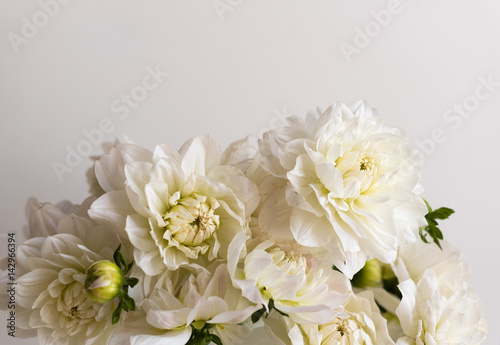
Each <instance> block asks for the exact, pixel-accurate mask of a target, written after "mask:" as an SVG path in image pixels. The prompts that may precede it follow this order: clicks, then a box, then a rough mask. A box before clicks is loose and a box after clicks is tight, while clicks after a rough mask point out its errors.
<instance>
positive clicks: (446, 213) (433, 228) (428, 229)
mask: <svg viewBox="0 0 500 345" xmlns="http://www.w3.org/2000/svg"><path fill="white" fill-rule="evenodd" d="M424 201H425V204H426V206H427V210H428V213H427V215H426V216H425V219H426V220H427V226H424V227H421V228H420V229H419V234H420V238H421V239H422V241H423V242H425V243H431V242H430V241H429V239H428V238H427V236H429V237H430V238H431V239H432V242H434V243H435V244H436V245H437V246H438V247H439V248H440V249H441V250H443V248H442V247H441V243H439V240H442V239H443V238H444V236H443V233H442V231H441V229H439V228H438V222H437V220H436V219H439V220H443V219H448V218H449V217H450V216H451V215H452V214H453V213H455V211H453V210H452V209H451V208H448V207H440V208H438V209H436V210H432V208H431V206H430V205H429V203H428V202H427V201H426V200H424Z"/></svg>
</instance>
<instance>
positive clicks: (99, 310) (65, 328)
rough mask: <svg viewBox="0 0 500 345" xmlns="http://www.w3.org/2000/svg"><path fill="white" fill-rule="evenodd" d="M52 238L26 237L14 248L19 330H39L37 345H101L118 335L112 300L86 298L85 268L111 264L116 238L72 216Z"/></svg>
mask: <svg viewBox="0 0 500 345" xmlns="http://www.w3.org/2000/svg"><path fill="white" fill-rule="evenodd" d="M56 232H57V233H56V234H55V235H51V236H48V237H35V238H32V239H29V240H28V241H26V242H25V243H23V244H22V245H21V246H19V248H18V253H17V262H18V263H19V265H20V267H19V276H18V278H17V280H16V282H17V302H18V304H19V306H20V307H21V308H22V309H23V311H22V312H21V313H20V316H23V317H24V319H23V320H20V324H21V326H23V327H25V328H31V329H37V331H38V337H39V340H40V343H41V344H54V345H56V344H57V345H59V344H68V345H69V344H71V345H73V344H82V345H90V344H105V343H107V341H108V340H109V338H110V337H111V336H112V334H113V333H114V332H116V331H117V327H116V326H112V324H111V316H112V313H113V311H114V309H115V308H116V305H115V302H113V301H110V302H107V303H104V304H103V303H96V302H93V301H92V300H90V299H89V298H88V297H87V293H86V290H85V279H86V277H87V270H88V268H89V267H90V266H92V265H93V264H94V263H95V262H98V261H101V260H113V252H114V250H115V249H116V248H117V247H118V244H119V241H118V237H117V236H116V234H115V233H114V231H113V230H112V229H109V228H107V227H105V226H99V225H96V224H95V223H94V222H93V221H91V220H90V219H87V218H82V217H78V216H76V215H74V214H70V215H68V216H66V217H64V218H62V219H61V220H60V221H59V223H58V225H57V230H56Z"/></svg>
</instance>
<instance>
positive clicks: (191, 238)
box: [165, 194, 220, 246]
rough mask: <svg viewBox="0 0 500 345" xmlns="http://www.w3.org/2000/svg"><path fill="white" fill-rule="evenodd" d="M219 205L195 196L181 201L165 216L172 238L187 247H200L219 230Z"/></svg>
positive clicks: (213, 201)
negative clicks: (217, 213) (217, 211)
mask: <svg viewBox="0 0 500 345" xmlns="http://www.w3.org/2000/svg"><path fill="white" fill-rule="evenodd" d="M218 207H219V203H218V202H217V200H215V199H214V198H210V197H207V196H200V195H197V194H193V195H192V196H190V197H186V198H182V199H179V200H178V201H177V203H176V205H175V206H173V207H172V208H171V209H170V211H169V212H168V213H167V214H166V215H165V222H166V223H167V227H166V228H167V230H168V231H169V232H170V236H171V238H173V239H175V240H176V241H177V242H179V243H182V244H183V245H185V246H199V245H200V244H202V243H203V242H204V241H206V240H207V239H209V238H210V237H211V236H212V234H213V233H214V232H215V231H216V230H217V229H218V228H219V226H220V220H219V216H218V215H216V214H215V210H216V209H217V208H218Z"/></svg>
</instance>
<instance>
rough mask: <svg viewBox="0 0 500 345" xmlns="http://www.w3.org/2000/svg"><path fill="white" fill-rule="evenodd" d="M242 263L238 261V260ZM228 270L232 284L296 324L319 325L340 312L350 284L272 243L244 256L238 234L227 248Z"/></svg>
mask: <svg viewBox="0 0 500 345" xmlns="http://www.w3.org/2000/svg"><path fill="white" fill-rule="evenodd" d="M240 260H241V261H240ZM228 270H229V273H230V275H231V279H232V281H233V285H234V286H235V287H237V288H239V289H241V291H242V294H243V296H245V297H246V298H248V299H249V300H250V301H252V302H254V303H256V304H261V305H262V304H263V305H265V306H266V307H267V306H268V304H269V302H270V300H273V303H274V306H275V308H276V309H277V310H279V311H281V312H283V313H286V314H288V315H289V316H290V318H291V319H292V320H293V321H294V322H297V323H311V322H316V323H321V322H325V321H327V320H331V319H333V318H334V317H336V316H338V315H340V314H341V313H342V309H341V308H340V306H341V305H342V303H343V302H344V301H345V300H346V299H347V298H348V294H349V293H350V284H349V281H348V280H347V278H346V277H345V276H344V275H343V274H341V273H340V272H337V271H334V270H332V269H331V268H330V267H316V265H315V263H314V260H313V259H312V258H306V257H305V256H304V255H302V254H300V253H294V252H286V251H284V250H282V249H281V248H280V247H277V246H275V245H274V243H273V242H271V241H264V242H261V243H258V244H257V245H256V246H255V247H254V248H253V249H251V250H249V251H248V253H247V246H246V237H245V235H244V234H240V235H237V236H236V237H235V238H234V240H233V242H232V243H231V245H230V247H229V255H228Z"/></svg>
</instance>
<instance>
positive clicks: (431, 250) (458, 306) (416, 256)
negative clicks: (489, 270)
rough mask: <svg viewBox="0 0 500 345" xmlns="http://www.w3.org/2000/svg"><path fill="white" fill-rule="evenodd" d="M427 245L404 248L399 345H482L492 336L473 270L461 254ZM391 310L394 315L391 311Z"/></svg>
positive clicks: (399, 272)
mask: <svg viewBox="0 0 500 345" xmlns="http://www.w3.org/2000/svg"><path fill="white" fill-rule="evenodd" d="M441 246H442V248H443V250H441V249H439V247H438V246H436V245H434V244H427V243H424V242H422V241H417V242H415V243H411V244H406V245H404V246H402V247H401V248H400V251H399V256H398V259H397V261H396V262H395V264H394V265H393V267H394V273H395V275H396V276H397V278H398V280H399V282H400V284H399V286H398V287H399V290H400V291H401V293H402V300H401V303H400V304H399V306H398V307H397V309H396V310H395V312H394V313H395V314H396V315H397V317H398V319H399V322H400V326H401V328H402V331H403V333H404V335H405V336H403V337H401V338H400V339H399V340H398V344H421V345H425V344H445V343H446V344H467V345H476V344H480V343H481V342H482V340H483V339H484V336H485V334H486V331H487V325H486V320H485V319H484V318H483V317H482V315H481V305H480V301H479V298H478V297H477V296H476V295H475V294H474V292H473V291H472V289H471V288H470V287H469V276H470V268H469V266H468V265H467V264H466V263H465V262H464V260H463V258H462V256H461V254H460V252H459V251H458V250H457V249H456V248H453V247H452V246H451V245H450V243H449V242H447V241H442V242H441ZM388 309H390V308H389V307H388Z"/></svg>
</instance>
